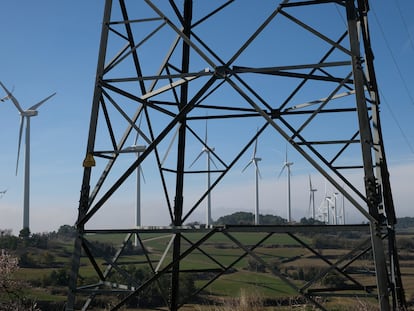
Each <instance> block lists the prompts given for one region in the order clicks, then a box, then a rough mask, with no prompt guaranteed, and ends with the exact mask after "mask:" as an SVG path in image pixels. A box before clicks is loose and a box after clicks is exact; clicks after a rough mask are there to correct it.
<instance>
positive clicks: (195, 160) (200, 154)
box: [189, 151, 204, 168]
mask: <svg viewBox="0 0 414 311" xmlns="http://www.w3.org/2000/svg"><path fill="white" fill-rule="evenodd" d="M203 153H204V151H201V152H200V153H199V154H198V156H197V157H196V158H195V159H194V161H193V162H192V163H191V164H190V166H189V167H190V168H191V167H192V166H193V165H194V163H196V162H197V160H198V159H200V157H201V156H202V155H203Z"/></svg>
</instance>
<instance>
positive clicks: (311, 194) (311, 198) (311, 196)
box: [309, 175, 318, 220]
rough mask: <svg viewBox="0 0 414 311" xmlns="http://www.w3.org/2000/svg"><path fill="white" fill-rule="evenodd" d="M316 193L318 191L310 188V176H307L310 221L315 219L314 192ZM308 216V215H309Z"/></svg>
mask: <svg viewBox="0 0 414 311" xmlns="http://www.w3.org/2000/svg"><path fill="white" fill-rule="evenodd" d="M316 191H318V189H316V188H313V186H312V179H311V175H309V211H311V212H312V214H311V215H312V219H314V220H315V219H316V218H315V217H316V215H315V192H316ZM309 214H310V213H309Z"/></svg>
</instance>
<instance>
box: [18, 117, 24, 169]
mask: <svg viewBox="0 0 414 311" xmlns="http://www.w3.org/2000/svg"><path fill="white" fill-rule="evenodd" d="M23 123H24V117H23V116H21V117H20V130H19V143H18V146H17V160H16V176H17V171H18V169H19V158H20V146H21V144H22V135H23Z"/></svg>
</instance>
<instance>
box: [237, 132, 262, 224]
mask: <svg viewBox="0 0 414 311" xmlns="http://www.w3.org/2000/svg"><path fill="white" fill-rule="evenodd" d="M256 152H257V138H256V140H255V141H254V149H253V155H252V158H251V159H250V161H249V162H248V163H247V165H246V166H245V167H244V168H243V170H242V172H244V171H245V170H246V169H247V168H248V167H249V166H250V164H252V163H253V165H254V168H255V185H256V188H255V189H256V196H255V198H256V202H255V214H254V224H255V225H259V224H260V220H259V177H261V175H260V170H259V166H258V162H259V161H261V160H262V158H258V157H257V156H256Z"/></svg>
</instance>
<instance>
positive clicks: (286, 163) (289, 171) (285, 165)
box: [278, 147, 293, 223]
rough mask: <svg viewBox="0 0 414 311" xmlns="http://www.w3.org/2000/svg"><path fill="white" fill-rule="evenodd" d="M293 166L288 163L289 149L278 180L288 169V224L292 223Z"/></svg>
mask: <svg viewBox="0 0 414 311" xmlns="http://www.w3.org/2000/svg"><path fill="white" fill-rule="evenodd" d="M292 165H293V162H289V161H288V155H287V147H286V152H285V162H284V163H283V166H282V169H281V170H280V173H279V176H278V178H279V177H280V176H281V175H282V173H283V171H284V170H285V168H286V176H287V179H286V185H287V186H286V187H287V216H288V217H287V218H288V222H289V223H290V222H292V206H291V205H292V200H291V191H290V177H291V170H290V167H291V166H292Z"/></svg>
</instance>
